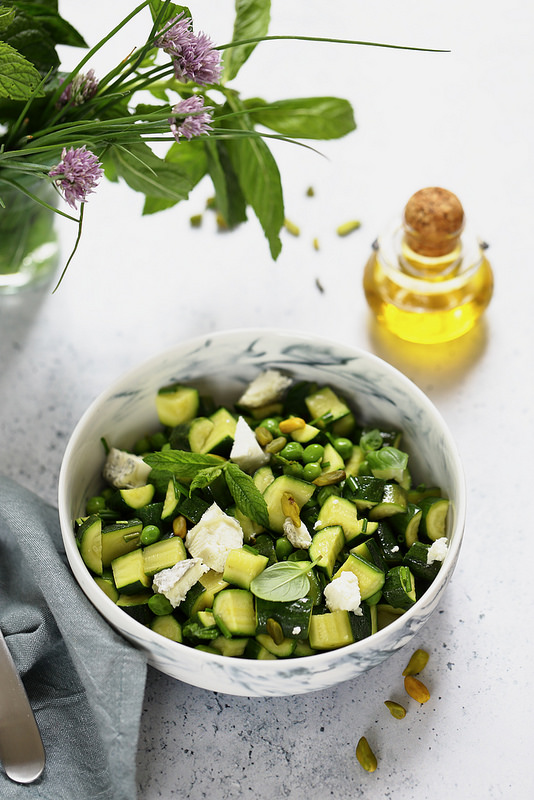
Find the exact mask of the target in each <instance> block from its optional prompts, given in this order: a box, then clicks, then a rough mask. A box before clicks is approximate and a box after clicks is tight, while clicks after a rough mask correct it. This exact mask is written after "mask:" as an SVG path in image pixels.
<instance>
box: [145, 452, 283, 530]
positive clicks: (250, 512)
mask: <svg viewBox="0 0 534 800" xmlns="http://www.w3.org/2000/svg"><path fill="white" fill-rule="evenodd" d="M144 461H145V463H147V464H148V465H149V466H150V467H152V469H154V470H157V472H158V474H159V475H160V476H161V475H165V473H166V474H167V476H168V478H171V477H173V476H174V477H175V478H176V479H177V480H181V481H188V482H189V481H190V482H191V483H190V486H189V493H190V494H191V493H192V492H193V491H194V490H195V489H205V488H206V487H207V486H209V485H210V483H213V481H215V480H216V479H217V478H219V477H220V476H221V475H224V478H225V480H226V485H227V486H228V491H229V492H230V494H231V495H232V498H233V500H234V502H235V504H236V506H237V508H238V509H239V510H240V511H241V513H242V514H244V515H245V516H247V517H250V519H251V520H253V521H254V522H257V523H258V524H259V525H263V527H264V528H268V527H269V512H268V510H267V503H266V502H265V499H264V497H263V495H262V493H261V492H260V490H259V489H258V488H257V486H256V484H255V483H254V481H253V480H252V478H251V477H250V475H247V473H246V472H243V470H242V469H240V467H238V466H237V464H234V463H232V462H231V461H225V460H224V458H222V457H221V456H215V455H212V454H211V453H207V454H202V453H190V452H188V451H186V450H161V451H159V452H157V453H148V454H147V455H146V456H144Z"/></svg>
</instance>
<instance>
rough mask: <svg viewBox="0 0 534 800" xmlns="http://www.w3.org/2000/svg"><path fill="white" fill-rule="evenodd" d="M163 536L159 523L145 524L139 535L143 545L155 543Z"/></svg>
mask: <svg viewBox="0 0 534 800" xmlns="http://www.w3.org/2000/svg"><path fill="white" fill-rule="evenodd" d="M160 536H161V531H160V529H159V528H158V526H157V525H145V527H144V528H143V530H142V531H141V536H140V537H139V539H140V542H141V544H142V545H147V544H154V542H157V541H158V539H159V537H160Z"/></svg>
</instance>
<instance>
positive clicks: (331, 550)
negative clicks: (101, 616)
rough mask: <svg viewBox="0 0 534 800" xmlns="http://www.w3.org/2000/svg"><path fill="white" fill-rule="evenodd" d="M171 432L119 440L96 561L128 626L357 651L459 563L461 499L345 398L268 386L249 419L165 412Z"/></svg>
mask: <svg viewBox="0 0 534 800" xmlns="http://www.w3.org/2000/svg"><path fill="white" fill-rule="evenodd" d="M154 402H155V406H156V410H157V414H158V417H159V420H160V423H161V425H160V430H159V431H158V432H156V433H149V434H147V435H146V436H143V437H142V438H140V439H139V440H138V441H137V442H136V443H135V445H134V447H132V449H131V452H130V451H125V450H121V449H119V448H116V447H114V446H113V443H112V442H106V441H103V447H104V449H105V464H104V468H103V482H104V487H103V488H102V490H101V492H100V494H98V495H96V496H94V497H90V498H88V500H87V503H86V509H85V516H83V517H81V518H79V519H77V520H76V524H75V534H76V540H77V543H78V547H79V549H80V552H81V556H82V558H83V560H84V562H85V564H86V566H87V568H88V569H89V570H90V572H91V573H92V575H93V577H94V580H95V581H96V583H97V584H98V585H99V587H100V588H101V589H102V591H103V592H105V593H106V594H107V595H108V597H109V598H110V599H111V600H112V601H113V602H114V603H116V604H117V605H118V606H119V607H120V608H121V609H122V610H123V611H124V613H126V614H129V615H131V616H132V617H133V618H135V619H136V620H137V621H138V622H140V623H141V624H143V625H146V626H148V627H149V628H151V629H152V630H153V631H156V632H157V633H159V634H161V635H163V636H165V637H167V638H169V639H172V640H174V641H175V642H182V643H183V644H184V645H188V646H190V647H194V648H197V649H199V650H204V651H207V652H210V653H216V654H219V655H226V656H234V657H241V658H252V659H276V658H294V657H299V656H309V655H313V654H315V653H319V652H321V651H325V650H333V649H335V648H339V647H344V646H346V645H349V644H352V643H354V642H357V641H359V640H361V639H364V638H366V637H368V636H371V635H372V634H373V633H375V632H377V631H378V630H380V629H381V628H383V627H385V626H386V625H388V624H389V623H390V622H392V621H393V620H395V619H396V618H397V617H398V616H399V615H401V614H404V613H405V611H407V610H408V609H409V608H410V607H411V606H412V605H413V604H414V603H415V602H416V600H417V599H418V598H419V597H420V596H421V594H422V593H423V592H424V591H425V589H426V588H427V587H428V586H429V584H430V583H431V582H432V581H433V580H434V578H435V577H436V575H437V573H438V571H439V569H440V567H441V564H442V561H443V559H444V558H445V556H446V554H447V538H446V530H447V526H446V523H447V514H448V510H449V500H448V499H447V498H446V497H444V496H443V495H442V492H441V490H440V488H439V487H436V486H431V485H424V484H419V485H417V486H414V485H412V478H411V475H410V469H409V457H408V454H407V453H406V452H405V451H404V450H403V449H402V447H403V446H402V431H398V430H390V429H389V428H388V427H387V426H380V425H379V426H376V427H371V426H362V425H361V424H359V422H358V419H357V416H356V414H355V413H354V411H353V410H351V407H350V404H349V402H348V401H347V399H346V398H344V397H342V396H340V395H339V393H336V391H334V389H332V388H331V387H330V386H319V385H317V384H312V383H308V382H295V381H292V380H291V379H290V378H288V377H287V376H285V375H283V374H282V373H281V372H279V371H277V370H274V369H270V370H266V371H264V372H262V373H260V374H259V375H258V376H257V377H256V378H255V379H254V380H253V381H252V383H251V384H250V385H249V386H248V387H247V389H246V391H245V392H244V393H243V394H242V396H241V397H240V398H239V400H238V401H237V402H236V403H235V406H232V407H226V406H222V405H219V404H217V401H216V399H215V398H211V397H205V396H201V395H200V393H199V391H198V390H197V389H196V388H195V387H192V386H185V385H181V384H174V385H172V386H165V387H162V388H161V389H160V390H159V392H158V393H157V395H156V396H155V398H154Z"/></svg>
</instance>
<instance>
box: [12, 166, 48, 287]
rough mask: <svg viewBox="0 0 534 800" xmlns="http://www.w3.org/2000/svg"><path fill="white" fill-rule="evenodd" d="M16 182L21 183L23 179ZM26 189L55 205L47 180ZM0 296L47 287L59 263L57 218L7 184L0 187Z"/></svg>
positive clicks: (29, 185)
mask: <svg viewBox="0 0 534 800" xmlns="http://www.w3.org/2000/svg"><path fill="white" fill-rule="evenodd" d="M17 182H21V181H20V179H18V180H17ZM24 185H25V187H26V188H27V189H28V190H29V191H30V192H32V194H34V195H36V196H37V197H39V198H40V199H41V200H44V201H45V202H47V203H49V204H50V205H54V204H55V203H56V200H57V193H56V192H55V190H54V188H53V187H52V186H51V185H50V184H49V183H47V182H46V181H44V180H37V181H33V182H32V183H29V182H27V181H25V182H24ZM0 198H1V201H2V204H3V206H0V294H15V293H17V292H20V291H23V290H25V289H31V288H35V287H37V286H40V285H42V284H44V283H46V282H47V281H48V280H49V279H50V278H51V277H52V275H53V274H54V273H55V271H56V269H57V266H58V263H59V242H58V235H57V232H56V229H55V221H56V220H55V218H56V214H55V212H54V211H52V210H51V209H50V208H47V207H46V206H43V205H41V204H40V203H38V202H37V201H36V200H34V199H32V198H31V197H28V195H26V194H25V193H24V192H21V191H20V190H19V189H15V188H14V187H12V186H9V185H8V184H3V183H0Z"/></svg>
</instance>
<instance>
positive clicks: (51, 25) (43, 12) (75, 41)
mask: <svg viewBox="0 0 534 800" xmlns="http://www.w3.org/2000/svg"><path fill="white" fill-rule="evenodd" d="M16 7H17V9H19V10H20V11H22V12H23V13H25V14H27V15H28V16H30V17H32V19H34V20H35V21H36V22H38V23H39V25H41V26H42V27H43V28H44V29H45V31H46V32H47V33H48V35H49V36H50V38H51V40H52V41H53V42H54V44H65V45H69V46H70V47H87V43H86V42H85V40H84V38H83V37H82V35H81V34H80V33H78V31H77V30H76V29H75V28H73V26H72V25H71V24H70V22H67V21H66V20H65V19H63V17H61V16H60V14H59V13H58V9H57V3H55V2H46V1H45V2H38V0H34V2H31V0H30V1H29V2H26V0H16Z"/></svg>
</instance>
